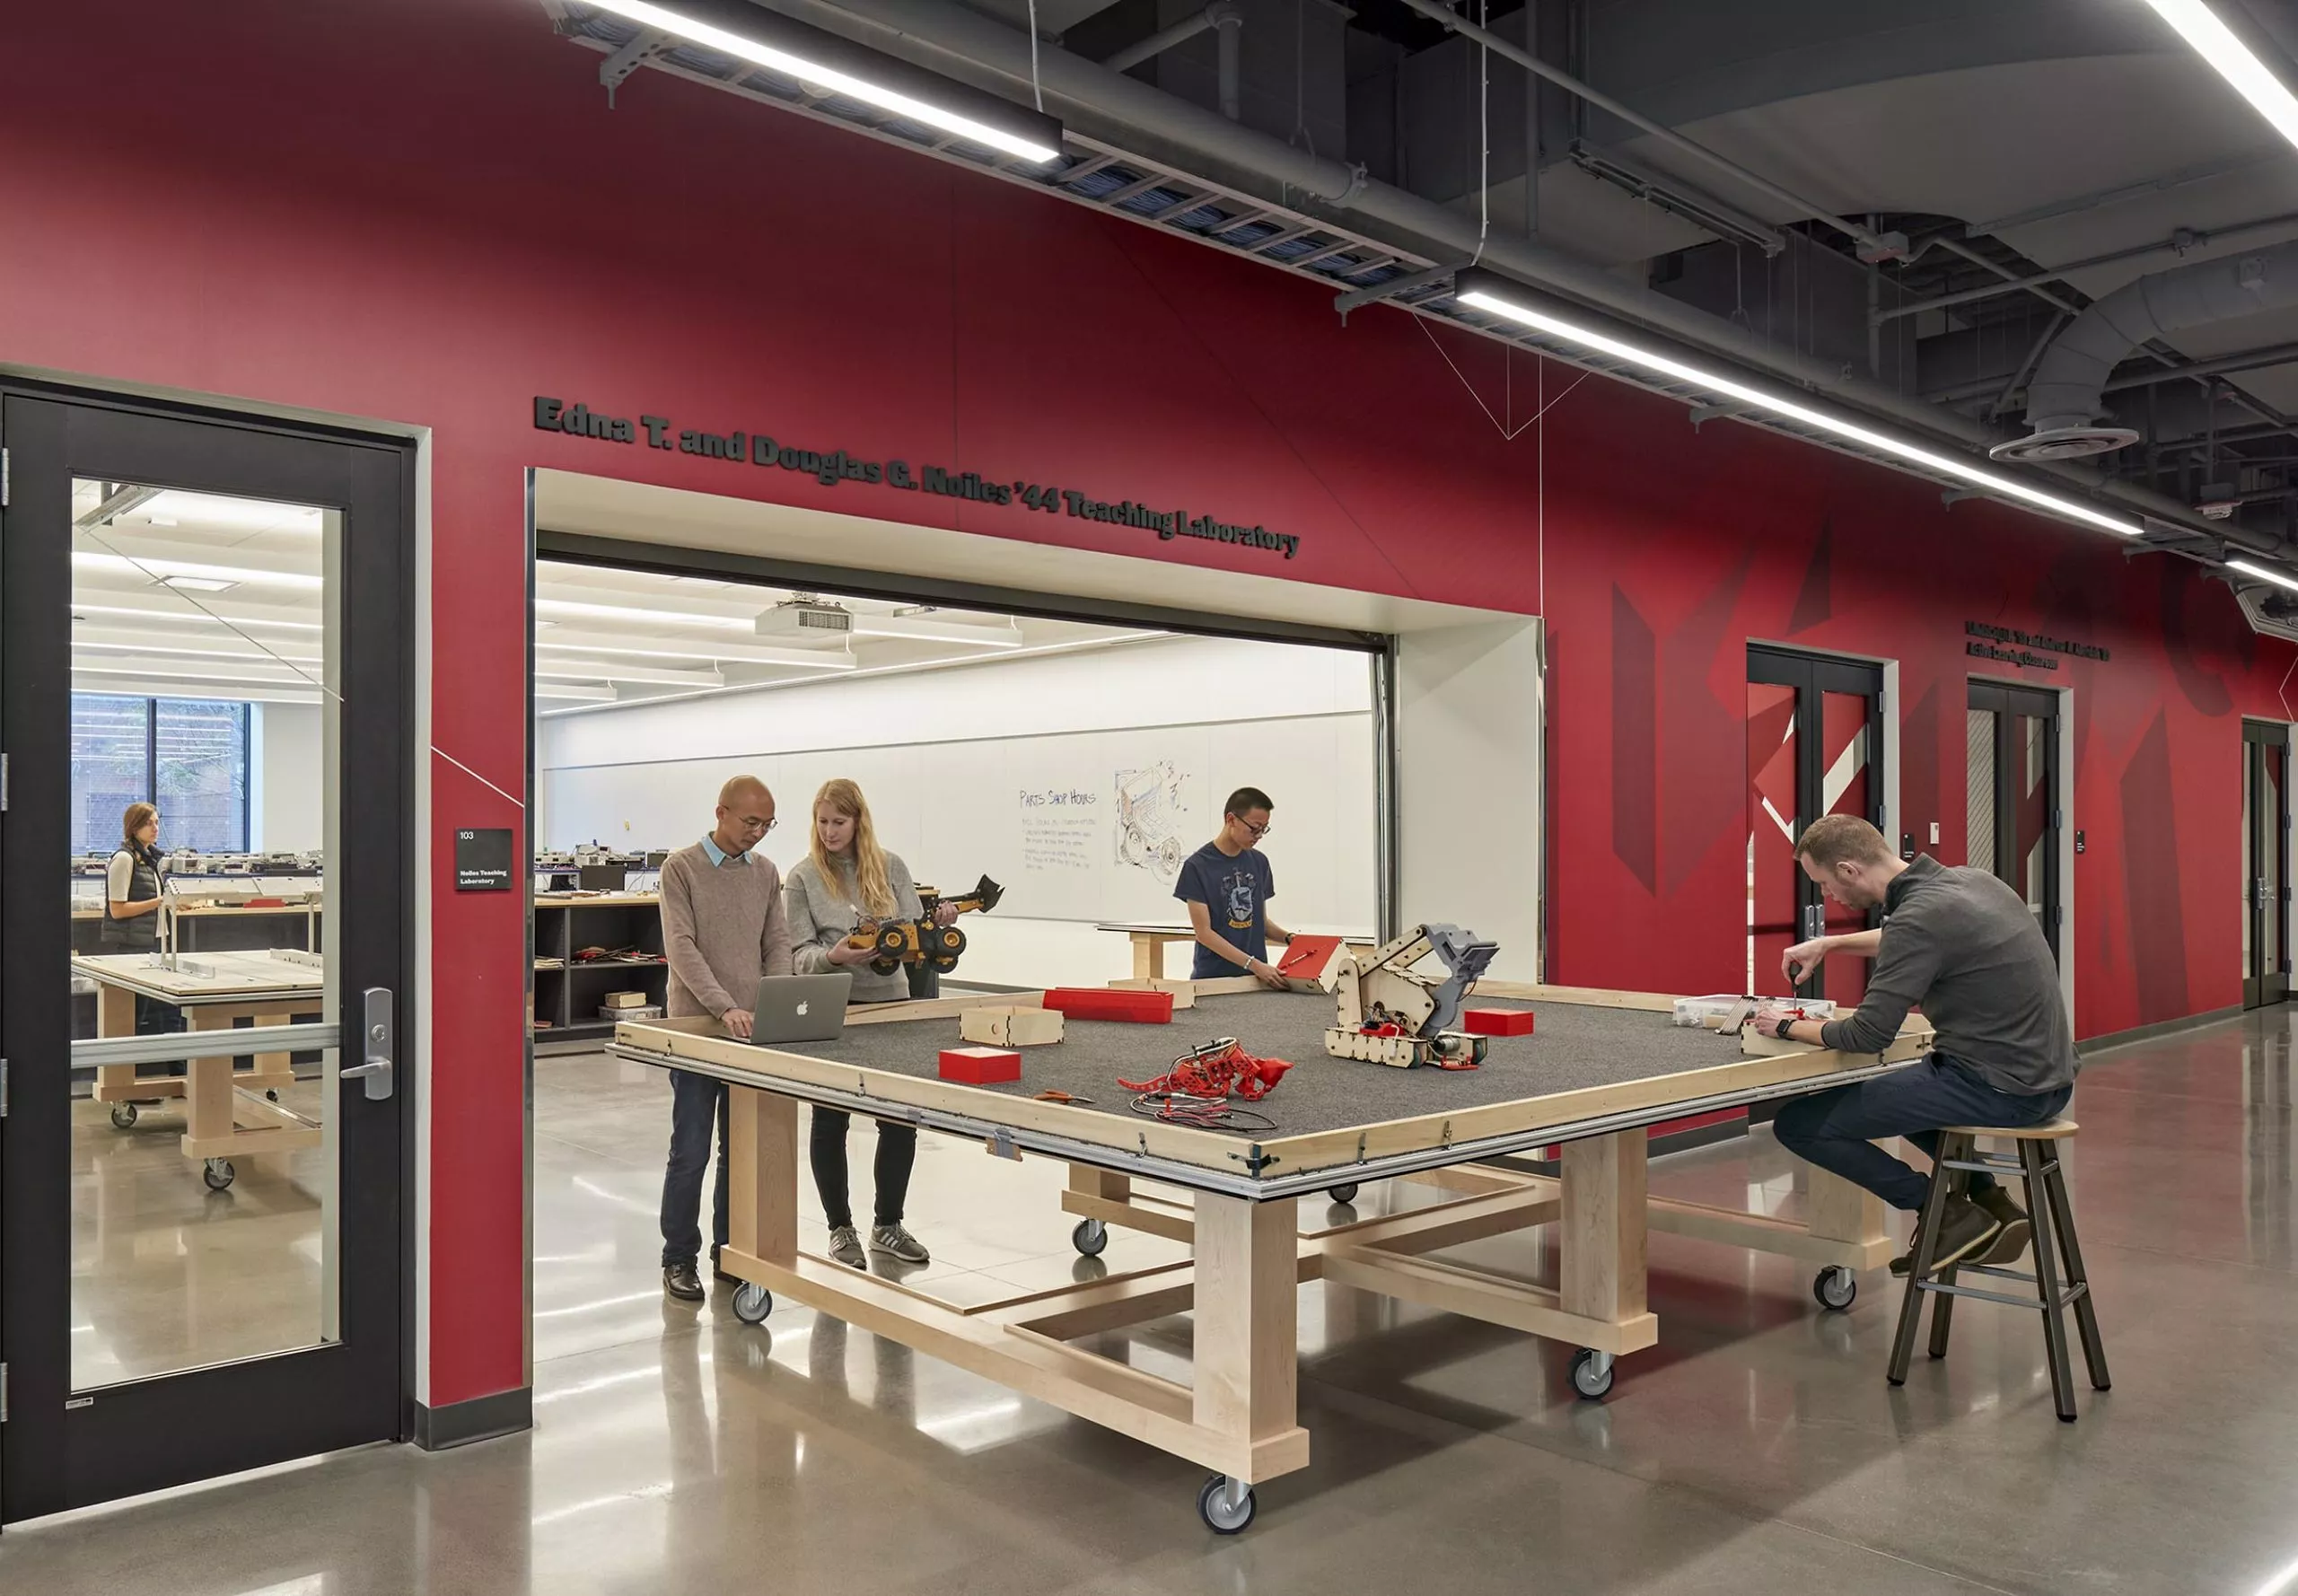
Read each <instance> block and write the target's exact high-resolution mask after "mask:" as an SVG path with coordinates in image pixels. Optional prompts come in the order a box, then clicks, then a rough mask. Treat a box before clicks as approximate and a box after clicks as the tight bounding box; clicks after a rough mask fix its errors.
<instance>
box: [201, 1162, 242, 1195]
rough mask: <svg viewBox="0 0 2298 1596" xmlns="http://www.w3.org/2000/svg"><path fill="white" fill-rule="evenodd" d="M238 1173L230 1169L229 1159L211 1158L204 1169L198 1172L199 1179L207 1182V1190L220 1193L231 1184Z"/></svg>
mask: <svg viewBox="0 0 2298 1596" xmlns="http://www.w3.org/2000/svg"><path fill="white" fill-rule="evenodd" d="M238 1173H239V1171H237V1170H235V1169H233V1168H232V1161H231V1160H230V1159H228V1158H211V1159H209V1160H208V1161H207V1165H206V1168H205V1169H203V1170H201V1171H199V1178H200V1179H203V1180H205V1181H206V1182H207V1189H208V1190H210V1191H221V1190H223V1189H224V1188H225V1187H227V1186H229V1185H230V1184H231V1183H232V1179H233V1177H235V1176H236V1175H238Z"/></svg>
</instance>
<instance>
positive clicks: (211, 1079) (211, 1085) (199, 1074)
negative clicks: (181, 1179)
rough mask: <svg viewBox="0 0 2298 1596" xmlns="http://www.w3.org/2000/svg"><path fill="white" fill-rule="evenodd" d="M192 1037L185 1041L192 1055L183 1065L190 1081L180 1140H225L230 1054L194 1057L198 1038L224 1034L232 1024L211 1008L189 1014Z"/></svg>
mask: <svg viewBox="0 0 2298 1596" xmlns="http://www.w3.org/2000/svg"><path fill="white" fill-rule="evenodd" d="M189 1020H190V1022H191V1030H192V1034H191V1035H190V1036H189V1038H187V1041H188V1042H189V1044H190V1046H189V1047H188V1048H186V1051H187V1052H189V1053H191V1054H193V1055H194V1057H191V1058H189V1060H187V1061H186V1063H185V1065H184V1070H185V1073H186V1074H188V1075H189V1076H190V1079H189V1080H188V1081H187V1082H185V1083H184V1141H185V1143H186V1144H191V1143H196V1142H205V1141H208V1140H210V1139H212V1138H215V1137H228V1136H230V1135H231V1134H232V1055H231V1054H229V1053H214V1054H209V1055H206V1056H205V1057H200V1056H198V1048H199V1047H200V1045H201V1040H202V1039H203V1038H204V1037H205V1036H206V1035H208V1034H210V1033H213V1032H216V1031H224V1032H228V1031H230V1030H231V1029H232V1022H231V1020H230V1019H229V1018H228V1017H226V1016H225V1015H224V1014H223V1013H219V1012H218V1011H216V1010H215V1009H211V1008H193V1009H191V1010H189Z"/></svg>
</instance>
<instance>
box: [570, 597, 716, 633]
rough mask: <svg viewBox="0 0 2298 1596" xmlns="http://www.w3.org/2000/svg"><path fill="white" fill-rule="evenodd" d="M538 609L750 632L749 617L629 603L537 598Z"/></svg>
mask: <svg viewBox="0 0 2298 1596" xmlns="http://www.w3.org/2000/svg"><path fill="white" fill-rule="evenodd" d="M535 610H536V612H537V613H538V614H542V615H571V616H593V617H596V618H599V619H601V620H618V621H625V622H627V623H629V624H631V625H634V626H636V625H640V624H652V625H654V626H680V627H728V628H730V629H732V630H733V631H738V632H747V631H749V630H750V623H751V618H750V617H749V616H747V615H701V614H697V613H696V612H694V611H692V610H686V609H645V608H643V607H640V606H636V605H630V604H586V603H583V602H581V601H578V600H574V599H537V600H536V601H535Z"/></svg>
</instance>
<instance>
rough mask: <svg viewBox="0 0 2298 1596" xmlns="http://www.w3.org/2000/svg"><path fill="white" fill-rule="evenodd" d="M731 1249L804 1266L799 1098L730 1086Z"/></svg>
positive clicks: (791, 1266)
mask: <svg viewBox="0 0 2298 1596" xmlns="http://www.w3.org/2000/svg"><path fill="white" fill-rule="evenodd" d="M726 1090H727V1092H729V1093H730V1094H731V1097H730V1099H729V1101H728V1102H727V1105H726V1109H727V1122H726V1136H727V1141H728V1143H729V1146H728V1153H727V1155H728V1157H729V1158H730V1159H731V1160H732V1164H731V1167H730V1168H729V1169H728V1170H727V1172H726V1175H727V1182H726V1185H727V1189H726V1210H727V1212H726V1245H727V1247H728V1248H729V1249H731V1250H733V1251H736V1252H746V1253H749V1254H750V1256H751V1257H753V1258H757V1259H759V1261H760V1262H762V1263H768V1264H773V1265H775V1266H776V1267H780V1268H785V1269H794V1268H796V1267H798V1100H797V1099H795V1098H793V1097H782V1096H778V1095H776V1093H774V1092H759V1091H756V1090H754V1089H753V1088H751V1087H748V1086H732V1085H730V1086H728V1087H727V1088H726Z"/></svg>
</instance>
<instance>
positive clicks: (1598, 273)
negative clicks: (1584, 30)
mask: <svg viewBox="0 0 2298 1596" xmlns="http://www.w3.org/2000/svg"><path fill="white" fill-rule="evenodd" d="M766 3H767V4H770V6H771V8H772V9H773V10H776V11H779V12H783V13H787V14H791V15H794V16H797V17H799V18H801V19H802V20H804V21H809V22H814V23H815V24H816V25H818V26H820V27H823V28H826V29H829V31H833V32H838V33H842V34H844V35H846V37H848V38H852V39H857V40H859V41H860V42H863V43H865V44H867V45H869V46H870V47H871V48H875V49H880V50H883V51H885V52H886V53H888V54H890V55H893V56H898V57H902V58H904V59H907V60H910V61H913V62H915V63H917V65H920V66H925V67H927V68H929V69H931V70H933V71H936V72H940V73H943V74H945V75H951V76H954V77H957V78H959V79H960V81H967V82H972V83H976V84H977V85H978V86H983V87H991V88H993V89H995V90H996V91H998V92H1007V93H1018V94H1022V95H1028V94H1029V93H1030V92H1031V85H1032V83H1037V84H1039V85H1040V86H1041V87H1042V88H1043V91H1044V93H1045V96H1046V99H1047V100H1048V101H1058V102H1059V103H1060V104H1061V106H1062V107H1063V110H1062V119H1063V123H1064V125H1065V126H1066V127H1068V128H1069V129H1070V130H1071V131H1073V132H1074V133H1076V134H1078V135H1080V136H1084V137H1087V138H1090V139H1092V140H1093V141H1094V142H1096V143H1098V144H1099V145H1101V146H1102V147H1104V148H1108V149H1112V150H1127V149H1130V150H1133V151H1135V152H1136V153H1139V154H1141V155H1143V156H1144V157H1147V158H1157V159H1169V160H1170V161H1171V162H1172V163H1173V164H1174V165H1175V166H1177V167H1180V168H1181V169H1183V170H1188V171H1192V174H1193V175H1195V176H1197V177H1200V178H1203V179H1205V180H1207V181H1212V182H1216V183H1221V184H1223V185H1224V186H1229V187H1232V188H1233V189H1235V190H1236V191H1237V192H1239V193H1241V194H1246V195H1251V196H1253V197H1258V198H1263V199H1267V198H1269V197H1270V196H1269V195H1268V194H1267V192H1266V191H1267V189H1269V188H1271V187H1272V186H1275V187H1276V188H1278V189H1280V191H1281V194H1280V197H1278V199H1277V203H1281V204H1282V205H1283V206H1285V207H1286V208H1288V209H1290V210H1293V211H1295V212H1297V213H1299V214H1301V215H1315V214H1316V213H1317V211H1318V209H1319V205H1320V204H1321V205H1322V206H1325V207H1329V208H1330V209H1331V210H1333V211H1336V212H1343V213H1346V214H1348V215H1353V216H1355V217H1358V218H1362V219H1363V220H1364V221H1365V222H1372V223H1377V224H1381V241H1382V242H1384V243H1386V244H1388V245H1390V247H1392V248H1399V249H1402V250H1409V251H1410V252H1411V253H1414V254H1417V255H1418V256H1419V257H1420V258H1421V259H1425V260H1443V259H1457V260H1465V259H1471V258H1473V257H1475V256H1477V254H1478V250H1479V249H1480V250H1481V251H1482V261H1483V263H1484V264H1485V265H1487V266H1490V267H1493V268H1494V269H1495V270H1498V271H1502V272H1504V273H1506V274H1508V275H1509V276H1514V277H1517V278H1520V279H1521V280H1522V281H1525V282H1529V283H1533V284H1537V285H1540V286H1542V287H1544V288H1546V289H1547V290H1548V291H1549V292H1552V293H1556V294H1562V295H1564V296H1565V297H1566V298H1568V299H1571V300H1574V301H1576V302H1577V303H1580V304H1582V305H1586V306H1592V307H1594V308H1596V309H1598V310H1601V311H1606V312H1608V313H1609V314H1612V315H1614V316H1617V317H1619V318H1621V319H1623V320H1627V321H1630V322H1632V323H1634V324H1635V325H1636V327H1639V328H1642V329H1647V330H1649V331H1652V332H1654V333H1657V334H1660V335H1662V336H1665V337H1668V338H1674V339H1676V340H1678V341H1679V342H1680V343H1681V344H1684V345H1687V346H1690V347H1691V348H1694V349H1697V350H1698V351H1700V352H1702V353H1704V354H1706V355H1713V356H1715V357H1716V358H1718V359H1721V360H1723V361H1725V362H1727V363H1730V364H1735V365H1738V366H1740V367H1741V368H1743V369H1748V370H1752V371H1755V372H1758V373H1763V374H1764V375H1767V376H1769V377H1771V378H1773V379H1775V380H1777V381H1784V382H1786V383H1788V384H1791V385H1792V386H1794V387H1795V388H1797V389H1800V390H1803V391H1804V392H1806V393H1808V394H1814V395H1819V396H1822V397H1825V398H1829V399H1834V400H1836V401H1838V402H1840V403H1842V404H1844V405H1846V406H1847V407H1849V408H1854V409H1856V410H1859V411H1862V412H1864V414H1865V415H1866V416H1868V417H1872V418H1877V419H1883V420H1888V421H1890V422H1892V423H1894V424H1896V425H1901V426H1905V427H1907V428H1908V429H1909V430H1910V431H1912V432H1914V433H1916V434H1921V435H1923V436H1925V437H1927V438H1930V439H1932V440H1934V441H1938V442H1945V443H1952V444H1953V445H1954V446H1957V447H1960V448H1963V449H1967V450H1974V451H1977V450H1984V449H1986V448H1987V446H1988V445H1989V444H1990V443H1993V442H1994V441H1995V438H1996V436H1997V434H1995V433H1993V432H1992V431H1990V430H1989V429H1987V427H1985V426H1982V425H1979V424H1978V422H1976V421H1973V420H1972V419H1971V418H1970V417H1966V416H1962V415H1959V414H1957V413H1956V412H1954V411H1952V410H1947V409H1943V408H1940V407H1938V406H1935V405H1933V404H1930V403H1927V402H1925V400H1923V399H1919V398H1916V397H1915V396H1912V395H1908V394H1902V393H1900V392H1899V391H1898V390H1896V389H1893V388H1891V387H1890V386H1888V385H1886V384H1884V383H1881V382H1876V381H1868V380H1866V379H1863V378H1861V377H1858V376H1856V375H1855V374H1854V373H1852V372H1850V371H1849V370H1847V369H1846V368H1844V367H1842V366H1838V365H1830V364H1826V363H1824V362H1821V361H1819V360H1816V359H1813V358H1811V357H1809V356H1806V355H1802V354H1800V353H1798V352H1797V351H1796V350H1794V349H1793V348H1791V347H1788V346H1783V345H1780V344H1777V343H1775V342H1773V341H1771V340H1769V339H1767V338H1762V337H1760V336H1759V335H1758V334H1757V333H1756V332H1755V331H1754V329H1752V328H1745V327H1741V326H1738V325H1736V324H1734V323H1732V322H1730V321H1727V320H1723V318H1722V317H1720V316H1715V315H1711V314H1710V313H1708V312H1707V311H1702V310H1699V309H1697V307H1695V306H1692V305H1688V304H1686V303H1683V302H1682V301H1680V300H1676V299H1671V298H1670V297H1668V296H1667V295H1666V294H1656V293H1654V292H1653V291H1652V290H1651V289H1649V288H1646V287H1644V286H1642V285H1638V284H1636V283H1634V282H1632V281H1629V280H1627V279H1624V278H1622V277H1621V276H1618V275H1616V274H1615V273H1613V272H1611V271H1609V270H1606V269H1605V268H1603V267H1598V266H1594V265H1592V264H1590V263H1589V262H1587V261H1584V260H1582V259H1578V258H1576V257H1574V256H1571V255H1567V254H1565V253H1564V252H1562V251H1561V250H1554V249H1550V248H1548V247H1547V246H1545V245H1542V244H1540V243H1538V242H1536V241H1532V240H1530V239H1526V238H1522V237H1517V236H1514V235H1512V234H1508V233H1503V232H1494V233H1492V234H1491V235H1489V236H1488V237H1486V238H1483V239H1481V240H1480V239H1479V238H1478V227H1477V219H1476V217H1475V216H1474V215H1471V214H1466V213H1462V212H1458V211H1455V210H1453V209H1452V208H1451V207H1450V206H1443V205H1439V204H1437V203H1436V202H1435V201H1434V200H1429V199H1424V198H1422V197H1420V196H1418V195H1417V194H1410V193H1407V192H1405V191H1404V190H1402V189H1394V188H1391V187H1390V186H1389V185H1387V184H1385V183H1381V182H1379V181H1376V180H1373V179H1371V178H1369V177H1368V176H1366V174H1365V171H1364V168H1363V167H1362V166H1350V165H1347V164H1346V163H1344V162H1339V161H1335V160H1332V159H1330V158H1329V157H1325V156H1319V155H1312V154H1311V153H1309V152H1308V151H1306V150H1304V149H1301V148H1298V147H1296V146H1294V145H1288V144H1286V143H1285V141H1284V140H1282V139H1278V138H1272V137H1270V136H1267V135H1266V134H1262V133H1257V132H1255V131H1253V130H1251V129H1250V128H1247V127H1241V126H1239V125H1238V124H1236V123H1233V122H1231V121H1229V120H1227V119H1226V118H1223V117H1222V116H1220V115H1219V114H1218V113H1217V112H1215V111H1210V110H1206V109H1205V108H1203V107H1202V106H1198V105H1196V104H1193V103H1192V102H1190V101H1186V100H1182V99H1180V98H1179V97H1177V96H1175V95H1171V94H1167V93H1165V92H1162V91H1161V90H1158V89H1156V88H1153V87H1152V86H1151V85H1149V84H1147V83H1142V82H1140V81H1139V80H1138V79H1136V78H1131V77H1127V76H1126V75H1124V74H1122V73H1117V72H1111V71H1110V70H1109V69H1108V68H1107V67H1106V66H1101V65H1099V64H1097V63H1094V62H1092V61H1088V60H1086V59H1084V58H1083V57H1079V56H1074V55H1071V54H1070V53H1069V52H1067V51H1066V50H1064V49H1061V48H1058V47H1042V48H1040V49H1039V51H1038V53H1037V54H1038V62H1037V72H1036V73H1035V74H1034V75H1033V74H1032V70H1031V48H1030V40H1029V38H1028V36H1027V35H1026V34H1023V33H1021V32H1017V31H1014V30H1013V29H1011V28H1008V27H1006V26H1005V25H1004V24H1003V23H1001V22H996V21H993V20H992V19H990V18H988V17H986V16H983V15H981V14H979V13H976V12H973V11H970V10H969V9H967V8H965V7H963V6H959V5H950V4H943V3H941V0H839V3H838V4H831V3H830V0H766ZM1048 109H1051V107H1050V105H1049V106H1048ZM2041 474H2042V475H2044V476H2047V477H2049V478H2055V479H2056V480H2057V482H2058V483H2060V484H2061V485H2062V486H2065V487H2068V488H2071V489H2073V490H2074V491H2077V492H2081V493H2084V494H2087V495H2091V496H2092V497H2094V498H2100V499H2104V500H2108V501H2111V502H2112V503H2115V504H2119V505H2121V506H2122V507H2124V508H2126V509H2127V510H2130V511H2132V512H2134V513H2137V514H2141V515H2145V516H2147V517H2149V518H2151V519H2153V520H2155V521H2160V522H2167V523H2170V524H2172V525H2177V526H2181V527H2183V528H2185V529H2186V530H2188V531H2197V532H2202V533H2206V534H2207V535H2209V536H2212V537H2215V538H2218V539H2223V540H2226V541H2231V542H2233V543H2236V544H2239V545H2241V546H2242V547H2245V548H2250V549H2251V550H2253V551H2254V552H2257V553H2261V554H2267V555H2279V554H2280V553H2281V552H2282V549H2283V543H2282V540H2281V539H2279V538H2277V537H2274V536H2271V535H2268V534H2267V533H2263V532H2256V531H2250V530H2249V529H2246V528H2242V527H2238V526H2235V525H2232V524H2231V523H2222V522H2205V521H2204V520H2203V519H2202V518H2201V517H2200V516H2199V515H2197V514H2196V513H2195V511H2194V509H2193V507H2192V506H2190V505H2188V504H2181V503H2180V502H2179V501H2178V500H2176V499H2173V498H2171V497H2170V496H2168V495H2163V494H2158V493H2154V492H2153V491H2151V490H2149V489H2146V488H2144V487H2138V486H2136V484H2133V483H2128V482H2122V481H2118V480H2117V479H2115V478H2112V477H2110V476H2109V475H2108V474H2107V473H2105V472H2102V471H2100V470H2097V469H2094V468H2091V467H2087V466H2083V465H2079V464H2064V463H2057V462H2046V463H2045V464H2044V466H2043V468H2042V473H2041Z"/></svg>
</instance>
